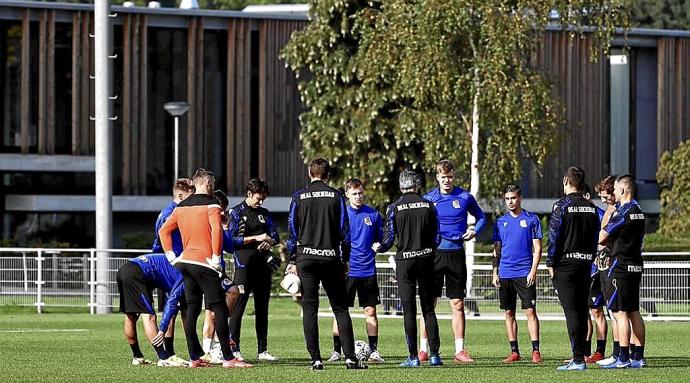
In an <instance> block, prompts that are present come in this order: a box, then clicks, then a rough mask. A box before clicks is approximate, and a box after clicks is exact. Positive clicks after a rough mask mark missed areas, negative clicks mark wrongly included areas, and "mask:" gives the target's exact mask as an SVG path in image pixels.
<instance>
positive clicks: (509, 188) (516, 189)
mask: <svg viewBox="0 0 690 383" xmlns="http://www.w3.org/2000/svg"><path fill="white" fill-rule="evenodd" d="M508 193H517V195H519V196H520V197H522V189H521V188H520V186H518V185H517V184H508V185H506V187H504V188H503V194H508Z"/></svg>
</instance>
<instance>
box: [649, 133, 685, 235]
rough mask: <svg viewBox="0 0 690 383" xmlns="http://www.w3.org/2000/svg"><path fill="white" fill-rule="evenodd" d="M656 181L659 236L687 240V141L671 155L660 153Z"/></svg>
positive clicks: (670, 153)
mask: <svg viewBox="0 0 690 383" xmlns="http://www.w3.org/2000/svg"><path fill="white" fill-rule="evenodd" d="M656 179H657V182H658V183H659V189H660V191H661V201H660V203H661V219H660V221H659V234H661V235H663V236H666V237H670V238H687V237H688V234H690V220H688V219H687V217H688V215H690V193H689V192H688V190H690V141H685V142H682V143H681V144H680V145H678V147H677V148H676V149H675V150H674V151H672V152H668V151H666V152H664V154H663V155H662V156H661V160H660V161H659V169H658V170H657V173H656Z"/></svg>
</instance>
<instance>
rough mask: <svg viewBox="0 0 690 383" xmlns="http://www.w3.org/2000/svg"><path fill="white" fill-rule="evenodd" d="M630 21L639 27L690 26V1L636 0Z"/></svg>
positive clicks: (674, 27) (671, 27)
mask: <svg viewBox="0 0 690 383" xmlns="http://www.w3.org/2000/svg"><path fill="white" fill-rule="evenodd" d="M630 19H631V20H630V23H631V25H632V26H633V27H637V28H659V29H688V28H690V1H686V0H634V1H633V2H632V12H631V18H630Z"/></svg>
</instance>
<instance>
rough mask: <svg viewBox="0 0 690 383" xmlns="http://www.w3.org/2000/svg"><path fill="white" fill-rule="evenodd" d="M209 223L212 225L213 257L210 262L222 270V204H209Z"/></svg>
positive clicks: (215, 267)
mask: <svg viewBox="0 0 690 383" xmlns="http://www.w3.org/2000/svg"><path fill="white" fill-rule="evenodd" d="M207 212H208V223H209V225H210V226H211V259H207V260H208V262H209V264H210V265H211V266H212V267H213V268H214V269H216V270H220V268H221V267H220V257H221V255H222V254H223V233H222V232H223V228H222V227H221V222H220V221H221V215H220V205H209V206H208V209H207Z"/></svg>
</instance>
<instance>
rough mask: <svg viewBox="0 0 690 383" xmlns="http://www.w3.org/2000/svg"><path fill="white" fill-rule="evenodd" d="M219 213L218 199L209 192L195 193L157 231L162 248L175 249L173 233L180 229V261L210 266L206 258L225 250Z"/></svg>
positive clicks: (181, 203)
mask: <svg viewBox="0 0 690 383" xmlns="http://www.w3.org/2000/svg"><path fill="white" fill-rule="evenodd" d="M220 213H221V209H220V205H219V204H218V201H217V200H216V199H215V198H213V197H212V196H210V195H208V194H194V195H192V196H191V197H189V198H187V199H186V200H184V201H182V202H180V204H179V205H177V207H176V208H175V210H173V213H172V214H171V215H170V217H168V220H167V221H165V224H163V227H161V229H160V231H159V232H158V235H159V236H160V239H161V245H162V246H163V250H165V251H170V250H172V236H171V235H172V232H173V231H174V230H175V229H179V230H180V234H181V236H182V255H181V256H180V262H185V263H194V264H198V265H201V266H206V267H211V266H210V265H209V264H208V262H207V261H206V258H211V256H212V255H214V254H215V255H218V256H220V255H221V254H222V247H223V234H222V229H221V223H220V222H221V220H220V218H221V215H220Z"/></svg>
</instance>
